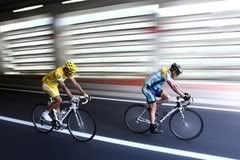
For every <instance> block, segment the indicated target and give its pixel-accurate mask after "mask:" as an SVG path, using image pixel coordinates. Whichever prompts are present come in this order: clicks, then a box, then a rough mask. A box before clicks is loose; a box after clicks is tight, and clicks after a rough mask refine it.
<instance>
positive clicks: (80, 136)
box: [68, 109, 96, 142]
mask: <svg viewBox="0 0 240 160" xmlns="http://www.w3.org/2000/svg"><path fill="white" fill-rule="evenodd" d="M68 130H69V132H70V133H71V135H72V136H73V137H74V138H75V139H76V140H78V141H81V142H87V141H90V140H91V139H93V137H94V136H95V134H96V123H95V120H94V118H93V116H92V115H91V114H90V113H88V112H87V111H85V110H83V109H78V110H76V112H74V111H73V112H72V113H71V114H70V115H69V117H68Z"/></svg>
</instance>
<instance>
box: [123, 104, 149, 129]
mask: <svg viewBox="0 0 240 160" xmlns="http://www.w3.org/2000/svg"><path fill="white" fill-rule="evenodd" d="M146 108H147V107H146V106H145V105H143V104H134V105H131V106H129V107H128V108H127V110H126V111H125V113H124V122H125V124H126V125H127V127H128V128H129V129H130V130H131V131H132V132H134V133H145V132H147V131H148V130H149V124H147V123H144V125H143V122H139V121H138V120H137V118H138V116H139V115H140V114H141V113H142V112H143V111H144V110H145V109H146ZM137 111H138V112H137ZM148 113H149V111H148V110H147V114H145V115H144V117H145V118H146V119H148V116H149V115H148ZM134 125H136V126H134Z"/></svg>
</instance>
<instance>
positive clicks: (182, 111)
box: [179, 107, 188, 127]
mask: <svg viewBox="0 0 240 160" xmlns="http://www.w3.org/2000/svg"><path fill="white" fill-rule="evenodd" d="M179 111H180V113H181V116H182V120H183V124H184V125H185V126H186V127H188V123H187V122H186V121H185V116H184V108H183V107H180V108H179Z"/></svg>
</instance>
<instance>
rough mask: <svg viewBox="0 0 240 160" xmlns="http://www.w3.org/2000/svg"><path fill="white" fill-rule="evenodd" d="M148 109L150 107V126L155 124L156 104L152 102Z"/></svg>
mask: <svg viewBox="0 0 240 160" xmlns="http://www.w3.org/2000/svg"><path fill="white" fill-rule="evenodd" d="M149 107H150V112H149V117H150V124H155V119H156V117H155V115H156V111H157V103H156V102H153V103H151V104H149Z"/></svg>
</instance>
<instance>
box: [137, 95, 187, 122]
mask: <svg viewBox="0 0 240 160" xmlns="http://www.w3.org/2000/svg"><path fill="white" fill-rule="evenodd" d="M168 102H170V101H168ZM173 103H176V106H175V107H174V108H173V109H171V110H170V111H169V112H168V113H167V114H166V115H165V116H164V117H162V118H161V119H160V120H159V123H160V124H162V123H163V122H164V121H165V120H166V119H167V117H169V116H170V115H171V114H173V113H174V112H175V111H176V110H179V111H180V113H181V115H182V118H183V121H184V114H183V111H184V107H186V106H187V105H186V106H183V105H182V103H181V101H180V100H179V99H178V100H177V101H176V102H175V101H173ZM158 107H159V106H158ZM148 109H149V108H146V109H145V110H144V111H143V112H142V113H141V114H140V115H139V116H138V118H137V121H139V122H143V123H148V124H150V120H149V119H146V118H143V117H142V115H143V114H144V113H145V112H146V111H147V110H148Z"/></svg>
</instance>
